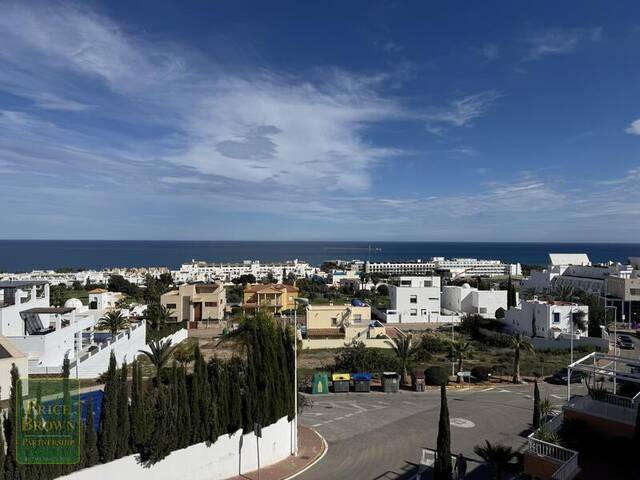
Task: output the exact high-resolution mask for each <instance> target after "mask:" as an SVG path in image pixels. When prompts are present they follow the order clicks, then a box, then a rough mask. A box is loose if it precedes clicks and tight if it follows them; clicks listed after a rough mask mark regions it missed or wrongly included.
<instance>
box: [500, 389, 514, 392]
mask: <svg viewBox="0 0 640 480" xmlns="http://www.w3.org/2000/svg"><path fill="white" fill-rule="evenodd" d="M498 393H511V390H505V389H501V390H498Z"/></svg>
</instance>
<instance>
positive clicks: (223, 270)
mask: <svg viewBox="0 0 640 480" xmlns="http://www.w3.org/2000/svg"><path fill="white" fill-rule="evenodd" d="M318 272H319V269H318V268H316V267H312V266H311V265H309V264H308V263H306V262H301V261H299V260H298V259H295V260H291V261H284V262H274V263H260V261H259V260H245V261H244V262H241V263H208V262H203V261H196V260H191V262H190V263H185V264H183V265H182V266H181V267H180V270H178V271H174V272H171V273H172V275H173V278H174V280H175V281H176V282H179V283H180V282H213V281H220V282H231V281H232V280H234V279H236V278H239V277H241V276H242V275H253V276H254V277H255V278H256V280H260V279H262V278H265V277H267V276H269V275H271V276H272V277H273V278H274V280H275V281H276V282H278V283H282V282H283V281H284V280H285V279H286V278H287V277H288V276H289V275H293V276H294V277H295V278H306V277H310V276H312V275H315V274H316V273H318Z"/></svg>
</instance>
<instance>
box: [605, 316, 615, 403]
mask: <svg viewBox="0 0 640 480" xmlns="http://www.w3.org/2000/svg"><path fill="white" fill-rule="evenodd" d="M608 308H612V309H613V393H614V395H616V394H617V393H618V389H617V388H616V386H617V385H616V384H617V382H616V377H617V376H618V362H617V361H616V358H617V354H616V350H617V346H618V328H617V326H616V323H617V322H616V320H617V317H618V307H616V306H614V305H607V306H605V307H604V311H605V312H606V311H607V309H608Z"/></svg>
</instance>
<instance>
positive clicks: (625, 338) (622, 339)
mask: <svg viewBox="0 0 640 480" xmlns="http://www.w3.org/2000/svg"><path fill="white" fill-rule="evenodd" d="M617 343H618V346H619V347H620V348H622V349H623V350H633V349H635V348H636V346H635V345H634V343H633V340H631V337H630V336H629V335H618V341H617Z"/></svg>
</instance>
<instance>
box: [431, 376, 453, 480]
mask: <svg viewBox="0 0 640 480" xmlns="http://www.w3.org/2000/svg"><path fill="white" fill-rule="evenodd" d="M452 475H453V467H452V465H451V432H450V423H449V405H448V404H447V387H445V386H444V385H441V386H440V420H439V422H438V440H437V444H436V462H435V464H434V466H433V478H434V480H451V478H452Z"/></svg>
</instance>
